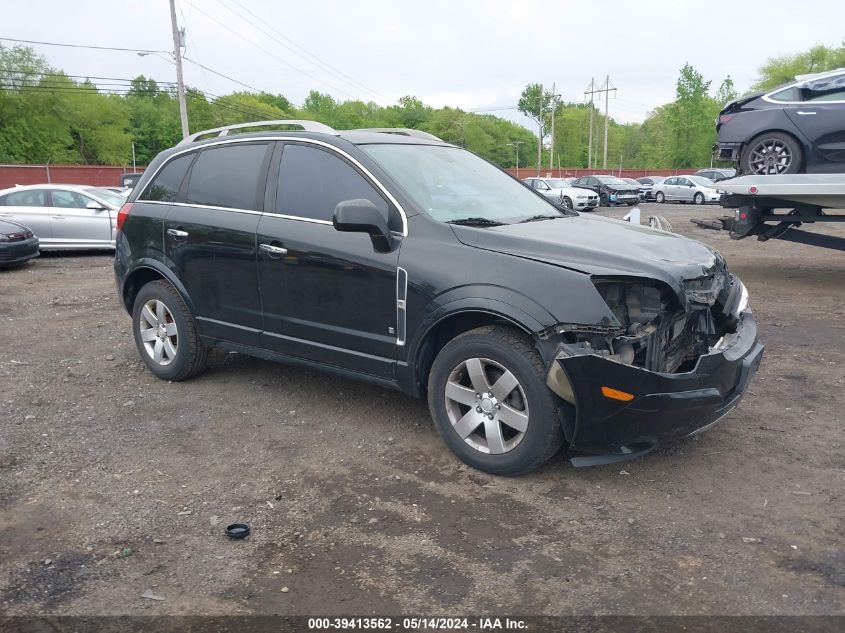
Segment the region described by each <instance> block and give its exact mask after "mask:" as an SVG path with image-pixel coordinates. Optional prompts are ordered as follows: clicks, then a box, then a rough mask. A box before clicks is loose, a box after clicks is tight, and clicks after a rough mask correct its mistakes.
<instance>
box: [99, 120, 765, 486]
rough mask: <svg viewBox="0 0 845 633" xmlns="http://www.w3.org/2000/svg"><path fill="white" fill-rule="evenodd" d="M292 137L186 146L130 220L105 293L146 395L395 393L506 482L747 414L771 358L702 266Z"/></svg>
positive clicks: (523, 205)
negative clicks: (206, 387)
mask: <svg viewBox="0 0 845 633" xmlns="http://www.w3.org/2000/svg"><path fill="white" fill-rule="evenodd" d="M271 123H273V122H264V123H262V124H261V125H263V126H265V127H267V126H269V125H270V124H271ZM275 123H276V124H279V122H275ZM292 124H293V122H286V125H287V126H290V125H292ZM299 125H301V126H302V127H303V128H304V130H305V131H277V132H276V131H266V130H265V131H262V132H259V133H241V134H235V135H230V134H228V132H229V131H230V129H231V128H222V129H221V130H219V131H220V132H222V133H223V134H225V136H222V137H218V138H210V139H207V140H203V141H196V140H195V138H194V137H191V138H189V139H187V140H186V141H183V143H181V144H180V145H179V146H177V147H175V148H173V149H170V150H167V151H165V152H162V153H161V154H159V155H158V156H157V157H156V158H155V159H154V160H153V162H152V164H151V165H150V166H149V168H148V169H147V171H146V173H145V174H144V177H143V178H142V179H141V182H139V183H138V186H137V187H136V188H135V190H134V191H133V193H132V194H131V196H130V198H129V202H128V203H127V204H126V205H125V206H124V207H123V208H122V209H121V211H120V215H119V219H118V240H117V249H116V253H115V260H114V270H115V275H116V280H117V288H118V291H119V297H120V300H121V302H122V303H123V305H124V307H125V308H126V310H127V312H129V313H130V314H131V317H132V331H133V334H134V337H135V342H136V345H137V347H138V351H139V354H140V356H141V358H142V359H143V361H144V362H145V363H146V365H147V367H149V369H150V370H151V371H152V373H153V374H155V375H156V376H158V377H160V378H163V379H165V380H183V379H186V378H189V377H190V376H192V375H194V374H196V373H197V372H199V371H201V370H202V369H203V367H204V366H205V364H206V361H207V358H208V353H209V350H210V349H211V348H220V349H223V350H229V351H236V352H240V353H244V354H250V355H254V356H258V357H261V358H266V359H271V360H277V361H283V362H290V363H295V364H299V365H304V366H307V367H314V368H318V369H321V370H324V371H328V372H333V373H336V374H340V375H342V376H347V377H350V378H356V379H359V380H364V381H368V382H372V383H375V384H378V385H383V386H385V387H392V388H396V389H399V390H401V391H403V392H405V393H408V394H411V395H413V396H416V397H427V398H428V404H429V408H430V410H431V415H432V417H433V418H434V422H435V425H436V427H437V429H438V431H439V433H440V434H441V436H442V438H443V440H444V441H445V443H446V444H447V445H448V446H449V447H450V448H451V449H452V450H453V451H454V452H455V453H456V454H457V455H458V456H459V457H460V458H461V459H463V460H464V461H465V462H467V463H468V464H471V465H472V466H474V467H476V468H479V469H481V470H485V471H487V472H491V473H496V474H502V475H513V474H517V473H522V472H526V471H529V470H531V469H533V468H535V467H537V466H539V465H540V464H541V463H543V462H544V461H546V460H547V459H548V458H550V457H551V456H552V455H553V454H554V453H555V452H557V451H558V449H559V448H560V447H561V445H564V444H565V445H566V447H567V448H568V449H569V451H570V455H575V457H574V458H573V461H574V463H576V464H577V465H589V464H595V463H607V462H612V461H618V460H621V459H628V458H631V457H635V456H637V455H640V454H642V453H643V452H645V451H648V450H651V449H652V448H654V447H655V446H657V445H658V444H660V443H661V442H665V441H669V440H673V439H676V438H681V437H685V436H688V435H690V434H693V433H697V432H699V431H701V430H703V429H705V428H707V427H709V426H710V425H712V424H713V423H715V422H716V421H717V420H719V419H720V418H722V417H723V416H724V415H725V414H727V413H728V412H729V411H731V410H732V409H733V408H734V407H735V406H736V404H737V402H738V400H739V399H740V398H741V397H742V395H743V393H744V392H745V390H746V387H747V386H748V384H749V381H750V379H751V377H752V375H753V374H754V371H755V370H756V367H757V363H758V361H759V359H760V357H761V354H762V350H763V347H762V345H761V344H760V343H759V342H758V340H757V326H756V324H755V321H754V317H753V315H752V313H751V310H750V309H749V307H748V293H747V292H746V290H745V287H744V286H743V284H742V282H741V281H740V280H739V279H738V278H737V277H736V276H734V275H732V274H731V273H729V272H728V270H727V267H726V265H725V261H724V260H723V258H722V257H721V255H719V253H717V252H716V251H714V250H713V249H711V248H709V247H707V246H705V245H704V244H701V243H699V242H695V241H692V240H689V239H686V238H684V237H681V236H679V235H675V234H672V233H666V232H662V231H654V230H651V229H649V228H646V227H640V226H634V225H632V224H629V223H627V222H620V221H616V220H611V219H607V218H591V217H589V216H587V215H581V214H579V213H578V212H575V211H564V210H560V209H558V208H556V207H555V206H554V205H552V204H551V203H550V202H549V201H548V200H546V199H545V198H544V197H543V196H541V195H540V194H538V193H536V192H535V191H532V190H531V189H530V188H528V187H526V186H524V185H523V184H522V183H520V182H519V181H517V180H515V179H514V178H512V177H510V176H509V175H507V174H506V173H504V172H503V171H501V170H500V169H498V168H496V167H495V166H493V165H491V164H490V163H487V162H486V161H484V160H483V159H481V158H479V157H478V156H476V155H474V154H472V153H470V152H468V151H466V150H464V149H461V148H459V147H455V146H452V145H449V144H447V143H444V142H442V141H439V140H436V139H433V138H432V137H430V136H427V135H420V136H417V135H416V133H415V132H413V131H406V132H403V133H402V134H401V135H400V134H397V133H395V132H396V131H395V130H394V133H392V134H391V133H382V132H372V131H368V130H352V131H344V132H337V131H334V130H332V129H331V128H328V127H326V126H323V125H320V124H318V123H315V122H310V121H309V122H300V123H299ZM233 127H234V126H233ZM237 127H243V126H237ZM216 131H217V130H215V131H212V132H216ZM209 133H210V132H206V133H203V135H205V136H208V135H209ZM311 395H312V396H313V397H315V398H318V397H319V393H318V386H317V385H316V384H315V386H314V393H313V394H311ZM379 428H380V427H379V422H378V421H377V420H374V421H373V430H372V433H373V435H374V438H371V439H375V435H376V434H377V433H379ZM305 432H309V431H308V430H307V429H306V431H305ZM310 432H313V431H310ZM579 455H580V457H578V456H579Z"/></svg>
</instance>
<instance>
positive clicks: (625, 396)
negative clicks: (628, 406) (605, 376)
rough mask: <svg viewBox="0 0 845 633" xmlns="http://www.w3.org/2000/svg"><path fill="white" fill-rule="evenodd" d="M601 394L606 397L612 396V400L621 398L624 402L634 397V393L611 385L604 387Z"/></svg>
mask: <svg viewBox="0 0 845 633" xmlns="http://www.w3.org/2000/svg"><path fill="white" fill-rule="evenodd" d="M601 395H603V396H604V397H605V398H610V399H611V400H621V401H622V402H628V401H629V400H633V399H634V394H632V393H628V392H627V391H619V390H618V389H613V388H611V387H602V388H601Z"/></svg>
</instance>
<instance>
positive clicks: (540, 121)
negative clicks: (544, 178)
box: [537, 84, 543, 178]
mask: <svg viewBox="0 0 845 633" xmlns="http://www.w3.org/2000/svg"><path fill="white" fill-rule="evenodd" d="M537 125H538V126H539V132H538V137H537V177H538V178H539V177H540V168H541V167H542V165H543V84H540V109H539V111H538V114H537Z"/></svg>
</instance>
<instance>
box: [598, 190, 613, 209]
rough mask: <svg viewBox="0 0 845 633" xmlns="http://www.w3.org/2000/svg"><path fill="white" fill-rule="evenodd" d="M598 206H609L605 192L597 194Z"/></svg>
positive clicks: (608, 199)
mask: <svg viewBox="0 0 845 633" xmlns="http://www.w3.org/2000/svg"><path fill="white" fill-rule="evenodd" d="M599 206H601V207H609V206H610V198H609V197H608V195H607V194H606V193H602V194H599Z"/></svg>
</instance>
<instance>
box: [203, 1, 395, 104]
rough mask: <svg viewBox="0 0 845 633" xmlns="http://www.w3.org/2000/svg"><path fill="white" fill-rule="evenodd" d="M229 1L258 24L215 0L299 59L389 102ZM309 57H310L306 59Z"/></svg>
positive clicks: (242, 6) (386, 98)
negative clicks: (271, 32) (267, 30)
mask: <svg viewBox="0 0 845 633" xmlns="http://www.w3.org/2000/svg"><path fill="white" fill-rule="evenodd" d="M231 1H232V2H234V3H235V4H236V5H238V6H239V7H240V8H241V9H243V11H244V12H246V13H247V14H249V15H251V16H252V17H253V18H255V20H257V21H258V24H256V23H254V22H249V21H248V20H247V19H246V18H245V17H244V16H243V15H242V14H241V13H240V12H237V11H234V10H233V9H232V8H231V7H229V6H227V5H226V4H225V3H224V2H223V1H222V0H217V3H218V4H220V5H221V6H222V7H224V8H225V9H227V10H228V11H230V12H231V13H232V14H234V15H235V16H237V17H238V18H240V19H241V20H244V21H245V22H248V23H250V24H252V25H253V26H254V27H255V28H256V29H258V30H259V31H261V32H262V33H264V35H266V36H267V37H269V38H271V39H273V40H274V41H276V42H277V43H279V44H280V45H282V46H283V47H285V48H286V49H287V50H289V51H290V52H292V53H293V54H294V55H296V56H297V57H299V58H300V59H302V60H304V61H306V62H308V63H309V64H312V65H314V66H317V67H318V68H320V70H322V71H324V72H328V73H330V74H332V75H334V76H335V77H336V78H338V79H340V80H341V81H345V82H346V83H347V84H349V85H350V86H353V87H355V89H356V90H363V91H364V92H369V93H371V94H373V95H376V96H378V97H380V98H382V99H384V100H385V101H388V102H389V101H391V99H390V97H387V96H385V95H383V94H381V93H380V92H378V91H376V90H373V89H372V88H369V87H368V86H366V85H365V84H363V83H361V82H360V81H356V80H355V79H353V78H352V77H350V76H349V75H347V74H346V73H344V72H343V71H342V70H340V69H338V68H336V67H334V66H332V65H331V64H329V63H328V62H326V61H324V60H323V59H321V58H320V57H318V56H317V55H316V54H314V53H312V52H311V51H309V50H308V49H307V48H305V47H304V46H301V45H300V44H298V43H297V42H295V41H294V40H292V39H291V38H290V37H288V36H287V35H285V34H284V33H282V32H281V31H279V30H278V29H277V28H275V27H273V26H272V25H271V24H270V23H269V21H267V20H263V19H261V18H260V17H259V16H257V15H256V14H255V13H253V12H252V11H250V9H249V8H247V7H245V6H244V5H243V4H241V3H240V2H238V0H231ZM265 26H266V28H267V29H269V30H271V31H273V32H274V33H276V34H277V35H279V37H281V38H282V39H284V40H285V41H286V42H289V43H290V44H291V45H293V46H294V47H295V48H297V49H299V50H301V51H302V52H303V53H304V55H303V54H302V53H298V52H297V51H296V50H294V49H293V48H291V46H289V45H288V44H286V43H285V42H283V41H281V40H280V39H278V38H277V37H274V36H273V35H271V34H270V33H267V32H266V31H265V30H264V27H265ZM306 56H307V57H306ZM309 57H310V58H311V59H308V58H309Z"/></svg>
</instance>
